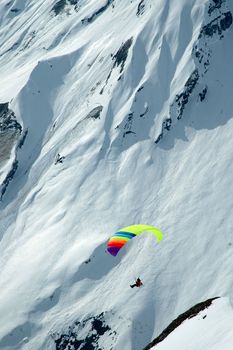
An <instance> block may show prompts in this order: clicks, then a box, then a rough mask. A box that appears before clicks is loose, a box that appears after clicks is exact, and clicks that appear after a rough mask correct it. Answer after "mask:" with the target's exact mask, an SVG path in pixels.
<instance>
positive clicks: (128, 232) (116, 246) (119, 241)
mask: <svg viewBox="0 0 233 350" xmlns="http://www.w3.org/2000/svg"><path fill="white" fill-rule="evenodd" d="M144 231H148V232H151V233H153V234H154V235H155V236H156V238H157V239H158V241H161V240H162V239H163V234H162V232H161V231H160V230H159V229H157V228H156V227H154V226H149V225H143V224H139V225H131V226H127V227H124V228H122V229H120V230H119V231H118V232H116V233H115V234H114V235H113V236H112V237H111V238H110V240H109V241H108V245H107V250H108V252H109V253H110V254H112V255H114V256H116V255H117V254H118V252H119V250H120V249H121V248H122V247H123V246H124V245H125V244H126V243H127V242H128V241H129V240H130V239H132V238H133V237H135V236H136V235H139V234H141V233H142V232H144Z"/></svg>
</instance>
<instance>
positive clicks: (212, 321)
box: [152, 298, 233, 350]
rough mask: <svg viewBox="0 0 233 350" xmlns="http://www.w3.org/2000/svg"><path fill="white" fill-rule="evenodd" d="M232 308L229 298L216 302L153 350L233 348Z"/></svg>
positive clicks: (187, 321)
mask: <svg viewBox="0 0 233 350" xmlns="http://www.w3.org/2000/svg"><path fill="white" fill-rule="evenodd" d="M232 321H233V313H232V306H231V305H230V304H229V300H228V299H227V298H221V299H219V300H216V301H215V302H214V303H213V305H212V306H211V307H210V308H209V309H207V310H203V311H201V312H200V313H199V314H198V315H197V316H196V317H194V318H191V319H190V320H186V321H185V322H184V323H183V324H182V325H181V326H180V327H178V328H177V329H176V330H174V331H173V332H172V333H171V335H170V336H168V337H167V338H166V339H164V340H163V341H162V342H161V343H159V344H158V345H157V346H155V347H153V348H152V349H156V350H157V349H158V350H166V349H171V348H173V349H180V350H183V349H184V350H185V349H190V350H196V349H211V350H212V349H213V350H218V349H224V350H225V349H226V350H230V349H231V348H232V339H233V331H232Z"/></svg>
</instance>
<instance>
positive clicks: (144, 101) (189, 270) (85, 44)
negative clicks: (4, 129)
mask: <svg viewBox="0 0 233 350" xmlns="http://www.w3.org/2000/svg"><path fill="white" fill-rule="evenodd" d="M29 3H30V4H29ZM106 3H107V1H103V0H101V1H100V0H95V1H91V2H90V1H86V0H80V2H79V6H80V9H79V11H78V12H76V11H75V10H74V6H72V5H67V6H66V8H65V11H64V12H63V13H61V14H59V15H57V16H55V14H54V12H53V11H51V9H52V7H53V5H54V4H55V1H53V2H47V1H42V0H31V1H30V2H29V1H23V0H22V1H21V2H20V1H17V3H16V2H14V5H13V8H15V7H17V8H19V9H20V11H19V12H17V13H14V12H11V11H10V9H12V7H11V5H7V1H2V2H1V4H0V18H1V23H2V24H1V29H0V37H1V42H2V45H1V52H0V76H1V82H2V84H1V86H0V102H1V103H5V102H10V108H11V109H12V110H13V111H14V113H15V115H16V116H17V120H18V121H19V123H20V124H21V125H22V127H23V130H24V131H26V130H27V131H28V134H27V136H26V138H25V141H24V144H23V146H22V147H21V148H19V149H16V146H15V145H12V153H11V163H13V161H14V157H15V154H16V159H17V160H18V168H17V170H16V172H15V174H14V176H13V179H12V180H11V181H10V182H9V184H8V187H7V189H6V192H5V194H4V196H3V198H2V201H1V203H0V210H1V214H0V217H1V220H0V238H1V244H0V252H1V253H0V271H1V273H0V289H1V294H0V315H3V316H1V317H0V349H4V350H8V349H23V350H29V349H35V350H36V349H38V350H39V349H43V350H44V349H48V350H50V349H51V350H52V349H55V342H54V340H53V336H52V335H53V334H54V333H59V334H62V333H65V332H67V331H68V328H69V326H72V325H73V324H74V322H76V321H79V322H81V321H85V320H86V319H87V318H88V317H95V316H97V315H99V314H100V313H102V312H105V313H106V314H105V317H106V322H107V323H108V325H109V327H111V329H112V330H114V331H115V332H116V334H117V335H116V337H115V339H114V340H112V337H111V336H110V335H109V334H107V333H106V335H103V336H102V338H101V340H100V342H101V346H102V347H103V350H104V349H107V350H109V349H111V348H112V349H117V350H118V349H124V350H141V349H142V348H143V347H145V346H146V345H147V344H148V343H149V342H150V341H151V340H152V339H153V338H154V337H156V336H157V335H158V334H159V333H160V332H161V331H162V330H163V329H164V328H165V327H166V326H167V325H168V324H169V323H170V322H171V321H172V320H173V319H174V318H175V317H176V316H177V315H178V314H180V313H181V312H184V311H185V310H186V309H188V308H190V307H191V306H192V305H194V304H196V303H197V302H199V301H201V300H205V299H207V298H209V297H213V296H223V297H226V298H227V297H230V298H231V295H232V285H233V278H232V265H233V259H232V247H233V246H232V239H233V238H232V218H231V212H232V207H233V197H232V194H231V190H230V189H231V187H232V186H231V183H232V179H231V174H232V172H233V164H232V158H233V147H232V128H233V124H232V123H233V119H232V111H233V108H232V107H233V106H232V98H231V96H230V94H231V90H232V79H231V76H232V74H231V73H232V67H231V62H232V50H231V42H232V27H231V28H230V29H229V30H227V31H225V32H224V38H223V39H220V38H219V36H218V35H216V36H214V37H213V38H209V39H208V38H207V39H201V40H199V42H200V43H199V45H203V47H204V48H205V49H206V47H207V48H208V49H210V50H211V57H210V65H209V69H208V71H207V73H205V74H204V71H203V66H202V64H199V63H198V60H197V59H196V58H195V57H194V55H193V54H192V49H193V46H194V45H195V43H196V42H197V41H198V36H199V33H200V30H201V27H202V26H203V25H204V24H206V23H207V22H208V21H209V20H210V19H209V16H208V14H207V9H208V6H209V3H210V1H207V0H206V1H203V0H202V1H201V0H180V1H179V4H178V3H177V1H175V0H166V1H164V0H163V1H162V0H160V1H152V0H148V1H145V12H144V14H142V15H140V16H139V17H137V16H136V12H137V6H138V3H139V1H136V0H134V1H131V2H126V1H125V0H118V1H114V2H113V4H111V5H110V6H109V7H108V8H107V9H106V10H105V11H104V12H103V13H102V14H101V15H99V16H97V17H96V18H95V20H94V21H93V22H92V23H89V24H87V23H86V24H82V22H81V20H82V19H84V18H88V17H89V16H91V15H92V14H93V13H94V12H95V11H96V10H98V9H99V8H101V6H104V5H105V4H106ZM228 3H229V4H228ZM113 5H114V6H113ZM225 8H229V9H230V10H231V11H232V10H233V9H232V5H231V3H230V1H226V4H224V9H225ZM6 9H7V10H6ZM67 11H68V12H67ZM215 11H218V10H215ZM214 15H215V13H213V14H212V16H214ZM34 32H35V33H34ZM130 38H133V41H132V45H131V46H130V47H129V49H128V55H127V59H126V61H125V63H124V70H123V72H122V73H121V65H120V66H117V65H115V67H114V60H113V59H114V55H115V54H116V53H117V52H118V50H119V48H120V47H121V46H122V44H124V43H125V42H126V41H127V40H128V39H130ZM195 67H198V69H199V70H200V71H201V72H202V75H201V77H200V80H199V81H198V83H197V86H196V87H195V88H194V90H193V92H192V93H191V95H190V98H189V101H188V103H187V104H186V106H185V109H184V114H183V117H182V119H181V120H177V119H176V117H175V112H174V111H173V109H175V103H174V101H175V98H176V96H177V95H178V94H180V93H182V91H183V89H184V86H185V84H186V82H187V80H188V78H189V77H190V75H191V73H192V72H193V71H194V69H195ZM110 72H112V73H111V75H110V77H109V74H110ZM120 76H121V79H119V77H120ZM118 79H119V80H118ZM205 85H208V92H207V96H206V99H205V100H204V101H203V102H200V99H199V93H200V92H201V91H202V90H203V87H204V86H205ZM142 87H143V89H141V90H140V88H142ZM102 89H103V91H101V90H102ZM98 106H103V110H102V111H101V113H100V117H99V118H96V119H95V118H90V112H92V111H93V109H94V108H96V107H98ZM172 106H173V107H172ZM144 111H146V114H145V115H144V116H142V117H140V115H141V114H143V113H144ZM169 111H171V113H173V114H172V118H173V123H172V128H171V129H170V130H166V132H164V134H163V137H162V139H161V140H160V142H159V143H157V144H155V140H156V139H157V137H158V135H159V134H160V133H161V130H162V128H163V121H164V120H165V118H167V117H168V116H169ZM132 114H133V116H132V118H131V115H132ZM127 132H128V133H127ZM58 153H60V155H61V156H64V157H65V159H64V162H63V163H58V164H56V165H55V159H56V156H57V154H58ZM1 166H2V168H1V176H3V175H4V173H5V176H6V175H7V171H8V170H9V163H7V164H6V163H5V164H3V165H1ZM134 223H145V224H149V225H155V226H156V227H158V228H160V229H161V230H162V231H163V232H164V240H163V241H162V242H160V243H159V244H157V243H156V241H155V240H154V238H153V237H152V236H151V235H150V234H149V233H145V234H144V235H141V236H140V237H138V238H136V239H134V240H133V241H132V242H130V244H128V245H127V246H126V247H124V248H123V249H122V251H121V252H120V253H119V255H118V256H117V257H116V258H114V257H112V256H110V255H108V254H107V253H106V251H105V249H106V242H107V240H108V238H109V237H110V236H111V235H112V233H114V232H115V231H117V230H118V229H119V228H121V227H123V226H128V225H130V224H134ZM89 259H90V261H89ZM138 275H140V277H141V279H142V280H143V282H144V287H143V288H141V289H140V290H138V289H133V290H132V289H131V288H129V284H130V283H132V282H133V280H134V278H135V277H137V276H138ZM231 312H232V310H231V306H230V305H229V304H227V302H226V299H225V298H221V299H220V300H218V301H216V302H215V303H214V305H213V306H211V307H210V309H209V310H208V316H207V318H206V319H204V320H203V322H202V320H200V322H199V318H198V317H199V316H198V317H196V318H195V319H193V320H190V321H189V322H187V323H185V324H184V325H182V326H181V327H180V328H178V329H177V330H176V331H175V332H174V335H171V336H169V337H168V338H167V340H165V341H164V345H163V344H162V343H161V345H159V346H161V347H162V346H164V349H166V346H168V347H167V348H169V344H170V343H169V342H170V340H169V339H170V337H172V338H173V337H174V344H177V345H176V346H177V347H175V346H173V345H172V346H173V349H176V348H177V349H179V350H180V349H181V346H183V343H182V345H181V343H180V341H181V340H180V339H181V338H182V341H183V336H182V335H183V334H186V332H187V338H186V337H184V342H185V341H186V340H187V342H188V341H189V342H190V337H192V338H193V337H195V335H197V334H198V335H199V334H200V332H201V331H202V328H200V327H203V326H202V325H201V322H202V324H204V325H205V327H206V328H205V332H203V333H202V337H201V338H203V344H204V345H203V346H202V348H203V349H204V348H205V344H210V346H212V347H209V349H211V350H212V349H213V350H217V349H219V350H222V349H223V348H224V350H228V349H229V350H230V348H229V344H230V340H232V331H231V329H230V324H231V317H232V316H231ZM209 314H210V317H209ZM218 317H220V319H221V320H222V321H221V322H219V323H218V324H216V319H217V318H218ZM185 327H187V328H185ZM193 329H194V333H192V332H191V330H193ZM212 329H214V330H216V332H219V333H220V334H223V335H224V338H223V339H222V337H221V344H220V343H218V339H217V336H216V337H214V336H213V337H212V340H211V339H210V338H211V335H212V334H213V332H212ZM83 332H84V331H83ZM84 333H85V332H84ZM80 334H82V333H81V332H80ZM193 334H194V335H193ZM189 335H190V337H189ZM205 335H206V336H205ZM80 336H81V335H80ZM224 339H226V342H225V343H224ZM205 342H206V343H205ZM166 344H168V345H166ZM172 344H173V343H172ZM184 344H187V343H184ZM193 344H194V342H193ZM218 345H219V347H218ZM99 346H100V343H99ZM197 346H198V345H196V348H197ZM227 347H228V348H227ZM158 348H159V347H158ZM170 348H171V347H170ZM206 348H208V347H206ZM57 349H58V348H57ZM183 349H187V347H186V348H185V345H184V347H183ZM193 349H194V347H193ZM190 350H191V348H190Z"/></svg>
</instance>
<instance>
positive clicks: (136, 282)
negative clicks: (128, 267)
mask: <svg viewBox="0 0 233 350" xmlns="http://www.w3.org/2000/svg"><path fill="white" fill-rule="evenodd" d="M141 286H143V283H142V281H141V280H140V278H139V277H138V278H137V279H136V281H135V283H134V284H131V285H130V287H131V288H134V287H141Z"/></svg>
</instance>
